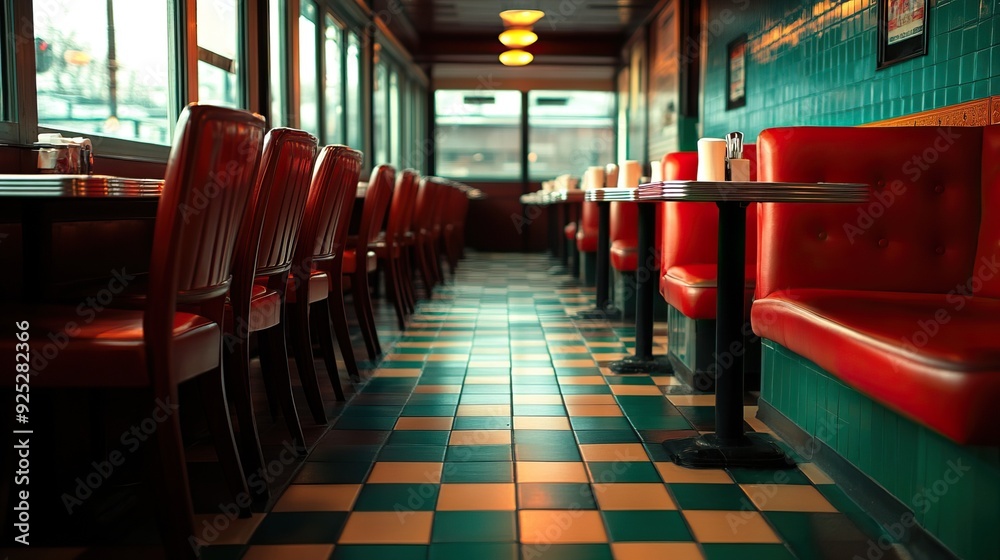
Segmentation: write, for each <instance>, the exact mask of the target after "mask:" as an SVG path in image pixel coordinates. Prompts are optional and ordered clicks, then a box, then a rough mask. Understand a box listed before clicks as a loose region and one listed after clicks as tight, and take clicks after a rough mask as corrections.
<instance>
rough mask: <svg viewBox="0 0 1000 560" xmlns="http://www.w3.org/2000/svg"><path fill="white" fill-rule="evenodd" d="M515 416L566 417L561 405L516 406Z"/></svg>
mask: <svg viewBox="0 0 1000 560" xmlns="http://www.w3.org/2000/svg"><path fill="white" fill-rule="evenodd" d="M514 416H566V409H565V408H563V406H562V405H561V404H515V405H514Z"/></svg>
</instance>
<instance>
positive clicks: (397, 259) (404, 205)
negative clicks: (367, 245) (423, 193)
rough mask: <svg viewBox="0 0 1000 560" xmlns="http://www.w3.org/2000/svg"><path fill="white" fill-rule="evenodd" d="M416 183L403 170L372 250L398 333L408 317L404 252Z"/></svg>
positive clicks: (414, 175)
mask: <svg viewBox="0 0 1000 560" xmlns="http://www.w3.org/2000/svg"><path fill="white" fill-rule="evenodd" d="M416 181H417V173H416V171H413V170H412V169H404V170H403V171H402V172H400V173H399V175H398V176H397V178H396V188H395V189H394V190H393V192H392V202H391V203H390V205H389V219H388V221H387V222H386V227H385V232H384V233H383V234H382V235H380V236H379V237H378V239H376V240H375V242H374V243H372V246H371V248H372V251H373V252H374V253H375V255H377V256H378V258H379V260H380V261H382V263H384V264H385V269H386V287H387V290H392V296H393V298H392V303H393V307H394V308H395V310H396V321H397V323H398V324H399V328H400V330H402V329H405V328H406V315H407V314H408V313H409V308H408V304H407V298H408V296H407V289H408V288H407V285H408V283H409V277H408V275H407V273H406V270H405V266H404V260H403V257H404V252H405V251H406V233H407V232H408V231H409V229H410V222H411V221H412V218H413V208H414V206H415V202H416V195H417V185H416Z"/></svg>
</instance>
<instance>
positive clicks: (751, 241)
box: [659, 144, 760, 391]
mask: <svg viewBox="0 0 1000 560" xmlns="http://www.w3.org/2000/svg"><path fill="white" fill-rule="evenodd" d="M743 156H744V157H745V158H746V159H749V160H750V179H751V180H756V178H757V155H756V146H754V144H746V145H744V146H743ZM697 175H698V154H697V153H696V152H675V153H671V154H667V155H666V156H664V158H663V177H664V178H665V180H668V181H675V180H694V179H695V178H697ZM660 206H661V207H662V211H663V216H662V220H660V222H659V223H660V226H661V227H660V242H659V243H660V244H659V247H660V295H662V296H663V299H664V300H666V302H667V304H668V305H669V306H670V308H669V310H668V324H669V329H670V335H669V337H668V341H667V354H668V356H670V361H671V363H672V364H673V365H674V370H675V372H676V374H677V376H678V377H679V378H680V379H682V380H683V381H685V382H686V383H688V384H689V385H692V386H694V387H696V388H698V389H701V390H706V391H707V390H711V389H712V388H713V387H714V386H715V381H714V379H713V378H712V376H711V375H710V374H709V373H708V372H709V368H710V367H711V364H712V363H713V361H714V357H713V356H714V353H715V302H716V292H717V290H716V277H717V262H718V253H719V209H718V207H717V206H716V205H715V204H713V203H706V202H664V203H663V204H661V205H660ZM756 263H757V209H756V206H755V205H754V204H750V205H749V206H748V208H747V229H746V279H747V291H746V295H745V302H746V314H747V316H748V317H749V314H750V304H751V302H752V301H753V286H754V279H755V278H756V276H757V273H756ZM747 342H748V355H747V358H746V361H745V367H746V371H747V374H748V375H747V385H748V386H751V387H753V386H756V384H757V379H758V377H757V372H758V370H759V364H758V363H757V360H756V358H757V355H758V352H759V346H760V345H759V342H758V341H756V340H752V341H747Z"/></svg>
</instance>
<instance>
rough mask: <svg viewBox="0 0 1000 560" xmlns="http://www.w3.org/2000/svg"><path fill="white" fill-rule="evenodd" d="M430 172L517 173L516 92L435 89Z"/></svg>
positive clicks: (518, 115)
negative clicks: (431, 169)
mask: <svg viewBox="0 0 1000 560" xmlns="http://www.w3.org/2000/svg"><path fill="white" fill-rule="evenodd" d="M434 105H435V113H436V115H435V131H434V132H435V134H434V136H435V141H436V149H435V158H436V160H435V161H436V167H435V172H436V173H437V174H438V175H441V176H444V177H452V178H456V179H458V178H488V179H520V178H521V92H519V91H497V90H489V91H481V90H480V91H476V90H438V91H436V92H434Z"/></svg>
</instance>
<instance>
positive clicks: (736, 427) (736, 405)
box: [586, 181, 870, 469]
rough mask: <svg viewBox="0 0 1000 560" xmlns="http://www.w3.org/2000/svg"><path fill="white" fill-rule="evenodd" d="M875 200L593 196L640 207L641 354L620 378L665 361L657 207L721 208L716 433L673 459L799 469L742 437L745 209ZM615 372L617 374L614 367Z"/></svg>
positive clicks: (782, 194)
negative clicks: (651, 258) (657, 299)
mask: <svg viewBox="0 0 1000 560" xmlns="http://www.w3.org/2000/svg"><path fill="white" fill-rule="evenodd" d="M869 196H870V192H869V187H868V185H864V184H859V183H767V182H753V181H749V182H733V181H663V182H659V183H650V184H646V185H641V186H639V187H638V188H637V189H618V188H610V189H593V190H590V191H588V192H587V195H586V197H587V200H593V201H617V202H634V203H639V256H640V261H639V262H640V266H645V267H646V268H647V270H646V273H645V274H642V270H641V269H640V270H637V271H636V282H637V284H638V285H637V294H636V302H637V308H636V353H635V355H634V356H630V357H628V358H626V360H623V362H624V364H620V365H619V367H618V371H622V372H624V371H632V370H634V369H638V368H639V367H645V368H648V369H646V370H645V371H655V370H657V369H658V368H659V367H661V364H662V360H661V359H658V358H655V357H653V356H652V351H651V350H652V338H653V316H652V306H653V300H652V298H653V289H654V285H655V282H656V277H655V275H653V274H652V271H650V270H648V268H649V266H648V264H645V265H644V264H643V263H645V262H646V261H647V259H644V256H645V255H646V254H647V253H649V251H650V250H651V247H652V244H653V238H654V234H655V231H654V228H655V222H656V213H655V210H656V209H655V206H653V205H652V204H651V203H654V202H667V201H674V202H714V203H715V204H716V205H717V206H718V208H719V254H718V272H717V290H716V294H717V295H716V322H715V348H716V363H715V370H714V371H713V372H712V374H714V376H715V378H716V380H715V431H714V433H710V434H703V435H700V436H696V437H689V438H682V439H673V440H667V441H664V442H663V446H664V447H665V448H666V449H667V451H668V452H669V453H670V457H671V459H672V460H673V461H674V462H675V463H677V464H679V465H681V466H685V467H692V468H731V467H743V468H760V469H775V468H789V467H792V466H794V462H793V461H790V460H789V459H788V458H787V457H786V456H785V454H784V452H783V451H782V450H781V449H780V448H779V447H778V446H777V445H775V443H774V442H773V441H772V440H770V439H766V438H764V437H761V436H759V435H758V434H747V433H744V431H743V394H744V391H743V387H744V386H743V380H744V379H743V373H744V372H743V355H744V349H745V343H744V341H743V338H742V337H743V327H744V316H743V311H744V302H743V297H744V286H745V283H746V278H745V274H746V270H745V268H744V264H745V260H746V253H745V237H746V229H745V228H746V206H747V205H748V204H749V203H751V202H777V203H858V202H865V201H867V200H868V198H869ZM612 369H615V368H614V367H612Z"/></svg>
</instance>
